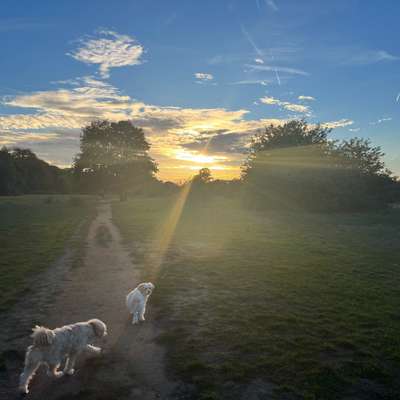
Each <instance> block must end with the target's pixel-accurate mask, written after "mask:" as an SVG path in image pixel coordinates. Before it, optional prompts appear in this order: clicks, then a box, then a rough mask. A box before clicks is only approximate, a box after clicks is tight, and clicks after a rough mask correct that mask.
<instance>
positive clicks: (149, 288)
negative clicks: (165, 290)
mask: <svg viewBox="0 0 400 400" xmlns="http://www.w3.org/2000/svg"><path fill="white" fill-rule="evenodd" d="M137 288H138V289H139V291H140V293H142V294H143V296H150V295H151V293H152V292H153V290H154V288H155V286H154V285H153V284H152V283H151V282H144V283H141V284H140V285H139V286H138V287H137Z"/></svg>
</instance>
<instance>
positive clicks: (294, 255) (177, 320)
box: [113, 198, 400, 399]
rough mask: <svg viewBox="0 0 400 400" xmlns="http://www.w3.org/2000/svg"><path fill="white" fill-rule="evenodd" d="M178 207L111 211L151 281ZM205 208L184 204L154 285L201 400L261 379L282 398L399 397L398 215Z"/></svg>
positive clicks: (174, 368)
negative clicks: (164, 228)
mask: <svg viewBox="0 0 400 400" xmlns="http://www.w3.org/2000/svg"><path fill="white" fill-rule="evenodd" d="M174 200H175V199H174V198H169V199H157V198H147V199H145V198H143V199H137V200H131V201H129V202H126V203H114V205H113V214H114V220H115V221H116V223H117V224H118V226H119V227H120V229H121V231H122V234H123V236H124V237H125V239H126V240H127V242H128V243H131V244H132V248H133V249H135V251H134V253H135V262H136V263H139V264H140V263H143V264H144V271H143V278H144V279H146V278H148V275H149V274H148V271H150V270H151V268H152V265H151V263H150V262H149V261H148V260H149V258H148V255H149V254H151V253H152V252H154V251H156V248H154V247H153V246H154V241H153V239H154V237H156V235H157V232H159V230H160V226H161V225H162V223H163V222H164V221H165V219H166V216H167V215H168V212H169V211H170V209H171V206H172V205H173V203H174ZM205 204H206V205H204V206H201V205H200V204H197V205H196V204H190V205H186V207H185V209H184V212H183V214H182V216H181V219H180V221H179V224H178V226H177V229H176V232H175V235H174V237H173V240H172V242H171V244H170V247H169V250H168V252H167V255H166V257H165V258H164V262H163V264H162V267H161V270H160V271H159V273H158V277H157V278H156V279H155V284H156V290H155V292H154V294H153V297H152V301H151V302H152V304H153V305H156V306H157V309H158V310H159V312H158V316H157V317H158V319H159V322H160V323H161V326H163V327H164V333H163V334H162V335H161V336H160V341H161V342H162V343H163V344H164V345H165V346H166V348H167V359H168V364H169V368H168V370H169V371H171V372H173V373H174V374H175V375H176V376H177V377H179V378H180V379H182V380H184V381H185V382H188V383H192V384H195V385H196V387H197V389H198V391H199V395H200V396H202V398H226V396H227V394H226V393H225V392H224V391H225V388H226V387H227V384H229V382H235V384H236V385H237V384H240V383H245V384H247V383H249V382H251V381H252V380H254V379H256V378H261V379H263V380H265V381H266V382H269V383H272V384H274V385H276V386H275V389H276V390H275V393H276V395H277V398H280V395H281V393H282V392H285V393H291V394H292V395H295V396H296V395H297V396H299V397H300V398H305V399H334V398H342V397H344V396H351V395H352V394H354V393H357V394H358V395H360V396H361V397H360V398H386V399H389V398H393V399H395V398H398V396H400V383H399V382H400V381H399V376H400V374H399V371H400V229H399V226H400V212H399V210H391V211H386V212H381V213H374V214H330V215H323V214H307V213H303V214H300V213H279V212H265V213H257V212H254V211H251V210H246V209H244V208H243V207H241V206H240V204H238V203H236V202H234V201H232V200H228V199H215V200H209V201H207V202H205ZM367 384H368V385H370V386H368V390H367V392H368V394H367V395H366V396H367V397H362V395H361V394H362V393H364V392H363V391H364V390H365V387H366V385H367ZM239 386H240V385H239ZM374 391H376V393H378V394H376V393H375V392H374ZM379 391H381V392H382V391H383V393H384V397H379V396H380V395H379V393H381V392H379ZM360 393H361V394H360ZM364 394H365V393H364ZM375 395H376V396H378V397H374V396H375ZM368 396H370V397H368ZM382 396H383V395H382ZM232 398H235V396H233V397H232Z"/></svg>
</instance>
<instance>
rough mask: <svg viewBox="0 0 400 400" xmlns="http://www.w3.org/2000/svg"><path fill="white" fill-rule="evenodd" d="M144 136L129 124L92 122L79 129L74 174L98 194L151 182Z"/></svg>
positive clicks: (152, 168)
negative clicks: (79, 139) (79, 138)
mask: <svg viewBox="0 0 400 400" xmlns="http://www.w3.org/2000/svg"><path fill="white" fill-rule="evenodd" d="M149 149H150V144H149V143H148V142H147V141H146V139H145V136H144V132H143V130H142V129H141V128H137V127H135V126H133V125H132V123H131V122H129V121H119V122H110V121H107V120H102V121H94V122H92V123H91V124H90V125H88V126H86V127H84V128H83V129H82V135H81V142H80V153H79V154H78V155H77V156H76V158H75V160H74V170H75V173H76V174H78V176H79V177H80V178H81V179H82V181H83V183H84V185H85V186H88V188H89V189H90V190H94V191H98V192H107V191H108V192H118V193H119V194H120V197H121V200H122V199H124V198H125V197H126V193H127V191H129V190H130V189H132V188H133V187H135V186H140V185H143V184H144V183H145V182H147V181H149V180H151V179H152V178H154V174H155V173H156V172H157V165H156V163H155V162H154V161H153V160H152V158H151V157H150V156H149V154H148V151H149Z"/></svg>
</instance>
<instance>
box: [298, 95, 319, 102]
mask: <svg viewBox="0 0 400 400" xmlns="http://www.w3.org/2000/svg"><path fill="white" fill-rule="evenodd" d="M298 99H299V100H303V101H314V100H315V97H313V96H299V97H298Z"/></svg>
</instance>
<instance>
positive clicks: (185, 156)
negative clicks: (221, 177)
mask: <svg viewBox="0 0 400 400" xmlns="http://www.w3.org/2000/svg"><path fill="white" fill-rule="evenodd" d="M175 158H176V159H177V160H182V161H191V162H193V163H197V164H212V163H216V162H218V161H226V160H228V157H225V156H211V155H208V154H207V155H206V154H203V153H200V152H197V151H187V150H180V149H179V150H176V152H175Z"/></svg>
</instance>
